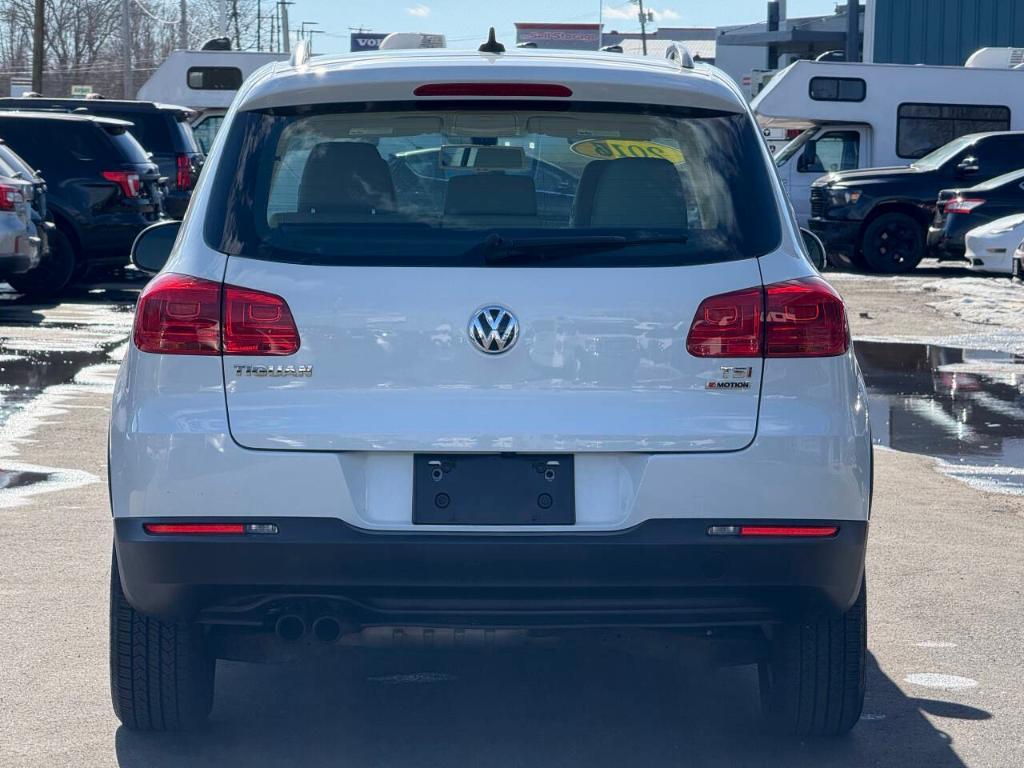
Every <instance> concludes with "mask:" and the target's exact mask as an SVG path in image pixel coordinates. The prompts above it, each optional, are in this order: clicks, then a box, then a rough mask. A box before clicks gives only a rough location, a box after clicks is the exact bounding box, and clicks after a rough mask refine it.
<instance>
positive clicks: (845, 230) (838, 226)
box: [807, 218, 863, 256]
mask: <svg viewBox="0 0 1024 768" xmlns="http://www.w3.org/2000/svg"><path fill="white" fill-rule="evenodd" d="M861 224H863V222H861V221H836V220H833V219H820V218H811V219H810V220H808V222H807V227H808V229H810V230H811V232H813V233H814V234H816V235H817V236H818V237H819V238H821V242H822V243H823V244H824V245H825V250H826V251H828V252H829V253H841V254H844V255H846V256H852V255H854V253H855V251H856V249H857V245H858V244H859V241H860V228H861Z"/></svg>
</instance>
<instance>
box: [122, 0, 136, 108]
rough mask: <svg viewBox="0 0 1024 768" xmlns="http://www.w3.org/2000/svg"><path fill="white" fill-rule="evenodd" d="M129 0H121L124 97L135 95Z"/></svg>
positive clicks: (128, 97)
mask: <svg viewBox="0 0 1024 768" xmlns="http://www.w3.org/2000/svg"><path fill="white" fill-rule="evenodd" d="M129 2H130V0H121V48H122V51H121V63H122V73H123V77H124V97H125V98H126V99H130V98H132V97H134V96H135V94H134V93H133V91H134V90H135V88H134V87H133V86H132V22H131V18H130V17H129V15H128V12H129V10H130V8H131V6H130V5H129Z"/></svg>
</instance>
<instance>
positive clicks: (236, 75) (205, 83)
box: [136, 51, 288, 152]
mask: <svg viewBox="0 0 1024 768" xmlns="http://www.w3.org/2000/svg"><path fill="white" fill-rule="evenodd" d="M287 60H288V54H287V53H266V52H263V53H261V52H256V51H173V52H172V53H171V55H170V56H168V57H167V58H166V59H165V60H164V63H163V64H161V65H160V66H159V67H158V68H157V70H156V71H155V72H154V73H153V74H152V75H151V76H150V78H149V80H147V81H146V82H145V84H143V86H142V87H141V88H139V92H138V95H137V96H136V98H138V99H142V100H143V101H162V102H166V103H168V104H182V105H184V106H186V107H191V108H192V109H194V110H196V112H197V113H198V114H197V116H196V119H195V120H194V121H193V122H192V130H193V131H194V132H195V134H196V139H197V140H198V141H199V145H200V147H201V148H202V150H203V152H208V151H209V149H210V144H211V143H212V142H213V137H214V135H215V134H216V133H217V129H218V128H220V124H221V122H222V121H223V120H224V113H225V112H227V109H228V107H230V106H231V101H232V99H234V98H235V92H236V91H237V90H238V88H239V86H241V85H242V81H244V80H245V78H247V77H248V76H249V75H251V74H252V73H253V72H255V71H256V70H257V69H259V68H260V67H262V66H263V65H264V64H269V63H270V62H272V61H287Z"/></svg>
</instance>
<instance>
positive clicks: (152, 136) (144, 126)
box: [97, 110, 179, 153]
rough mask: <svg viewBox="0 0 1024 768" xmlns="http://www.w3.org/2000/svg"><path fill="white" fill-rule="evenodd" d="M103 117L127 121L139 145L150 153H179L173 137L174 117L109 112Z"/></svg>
mask: <svg viewBox="0 0 1024 768" xmlns="http://www.w3.org/2000/svg"><path fill="white" fill-rule="evenodd" d="M97 114H102V115H103V117H113V118H116V119H117V120H126V121H128V122H129V123H131V124H132V127H131V128H129V130H130V131H131V132H132V135H133V136H134V137H135V138H136V139H138V142H139V144H141V145H142V146H143V147H145V148H146V151H148V152H161V153H172V152H176V151H179V150H178V148H177V146H176V145H175V143H174V138H173V137H172V135H171V127H172V125H173V123H174V122H175V120H174V117H173V116H172V115H170V114H164V113H162V112H108V111H107V110H104V111H103V112H101V113H97Z"/></svg>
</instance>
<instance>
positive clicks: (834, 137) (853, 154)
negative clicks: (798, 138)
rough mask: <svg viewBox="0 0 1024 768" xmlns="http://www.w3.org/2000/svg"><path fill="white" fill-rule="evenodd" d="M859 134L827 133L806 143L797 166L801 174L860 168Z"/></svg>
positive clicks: (852, 132) (853, 132)
mask: <svg viewBox="0 0 1024 768" xmlns="http://www.w3.org/2000/svg"><path fill="white" fill-rule="evenodd" d="M859 156H860V134H859V133H857V132H856V131H829V132H828V133H825V134H822V135H821V136H819V137H818V138H817V139H814V140H812V141H809V142H807V144H806V145H805V146H804V151H803V154H801V155H800V161H799V163H798V164H797V170H798V171H800V172H801V173H834V172H836V171H848V170H852V169H854V168H858V167H859V166H860V161H859Z"/></svg>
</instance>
